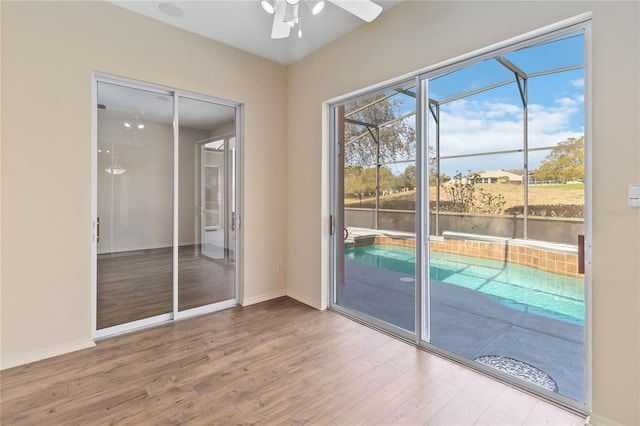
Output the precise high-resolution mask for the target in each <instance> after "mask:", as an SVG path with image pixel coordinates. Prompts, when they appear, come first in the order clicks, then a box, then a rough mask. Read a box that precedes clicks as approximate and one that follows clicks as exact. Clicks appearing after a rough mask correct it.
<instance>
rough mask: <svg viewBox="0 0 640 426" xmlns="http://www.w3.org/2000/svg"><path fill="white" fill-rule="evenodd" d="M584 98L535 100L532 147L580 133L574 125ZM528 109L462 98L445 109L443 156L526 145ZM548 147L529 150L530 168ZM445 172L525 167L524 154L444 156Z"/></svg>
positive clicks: (432, 129)
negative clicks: (546, 102) (549, 101)
mask: <svg viewBox="0 0 640 426" xmlns="http://www.w3.org/2000/svg"><path fill="white" fill-rule="evenodd" d="M578 102H580V99H579V98H578V97H576V98H568V97H562V98H558V99H556V100H555V102H554V104H552V105H551V106H543V105H537V104H531V105H529V108H528V116H529V120H528V121H529V126H528V130H529V132H528V138H529V146H530V147H532V148H535V147H547V146H555V145H557V143H558V142H560V141H563V140H566V139H567V138H569V137H579V136H581V133H580V132H576V131H573V130H571V129H570V122H571V119H572V118H573V117H574V116H575V115H576V114H577V113H579V111H580V108H579V105H578ZM522 120H523V110H522V106H521V105H519V104H508V103H501V102H478V101H469V100H466V99H462V100H459V101H456V102H453V103H451V104H448V105H447V104H445V105H443V106H442V108H441V110H440V123H441V127H440V146H441V156H453V155H461V154H470V153H480V152H494V151H503V150H517V149H521V148H522V146H523V126H522ZM429 131H430V135H431V136H430V145H431V146H432V147H433V146H435V137H434V136H433V135H434V134H435V124H434V123H433V121H431V122H430V129H429ZM548 153H549V151H540V152H532V153H530V154H529V168H530V169H535V168H537V167H538V166H539V165H540V162H541V161H542V160H543V159H544V157H545V156H546V155H547V154H548ZM441 166H442V170H441V171H442V172H444V173H446V174H447V175H450V176H452V175H453V174H455V172H456V171H461V172H466V171H467V170H472V171H480V170H492V169H509V168H514V169H517V168H522V167H523V154H522V153H512V154H501V155H488V156H479V157H468V158H460V159H450V160H442V164H441Z"/></svg>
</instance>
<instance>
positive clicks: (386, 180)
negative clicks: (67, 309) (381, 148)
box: [352, 166, 398, 197]
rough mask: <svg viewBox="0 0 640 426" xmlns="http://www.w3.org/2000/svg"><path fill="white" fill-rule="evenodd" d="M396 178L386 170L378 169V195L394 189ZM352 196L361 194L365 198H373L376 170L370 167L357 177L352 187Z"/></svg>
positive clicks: (383, 168) (385, 168)
mask: <svg viewBox="0 0 640 426" xmlns="http://www.w3.org/2000/svg"><path fill="white" fill-rule="evenodd" d="M397 180H398V177H397V176H395V175H394V174H393V172H392V171H391V170H390V169H389V168H388V167H384V166H381V167H380V195H382V194H383V193H384V192H385V191H391V190H392V189H393V188H395V187H396V182H397ZM352 188H353V192H354V194H362V195H363V196H365V197H373V196H375V194H376V168H375V167H370V168H368V169H365V170H364V171H363V172H362V173H360V174H359V175H358V179H357V180H356V181H355V183H354V185H353V187H352Z"/></svg>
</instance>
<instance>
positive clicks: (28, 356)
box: [0, 339, 96, 370]
mask: <svg viewBox="0 0 640 426" xmlns="http://www.w3.org/2000/svg"><path fill="white" fill-rule="evenodd" d="M95 345H96V344H95V342H94V341H93V340H92V339H81V340H76V341H73V342H69V343H65V344H63V345H56V346H51V347H48V348H44V349H38V350H37V351H33V352H27V353H25V354H20V355H15V356H9V357H6V358H3V359H2V360H0V370H5V369H7V368H12V367H17V366H19V365H23V364H29V363H31V362H35V361H40V360H43V359H46V358H52V357H54V356H58V355H64V354H67V353H69V352H75V351H79V350H82V349H87V348H92V347H94V346H95Z"/></svg>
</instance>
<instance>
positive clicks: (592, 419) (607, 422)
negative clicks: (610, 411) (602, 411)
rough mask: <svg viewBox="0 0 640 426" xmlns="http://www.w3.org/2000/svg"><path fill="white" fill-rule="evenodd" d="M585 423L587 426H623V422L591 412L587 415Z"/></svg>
mask: <svg viewBox="0 0 640 426" xmlns="http://www.w3.org/2000/svg"><path fill="white" fill-rule="evenodd" d="M584 424H585V425H587V426H589V425H590V426H600V425H602V426H622V423H617V422H615V421H613V420H611V419H609V418H606V417H603V416H599V415H597V414H591V415H590V416H589V417H587V420H586V421H585V423H584Z"/></svg>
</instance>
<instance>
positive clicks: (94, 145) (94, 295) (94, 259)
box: [89, 74, 98, 335]
mask: <svg viewBox="0 0 640 426" xmlns="http://www.w3.org/2000/svg"><path fill="white" fill-rule="evenodd" d="M97 105H98V78H97V76H96V75H95V74H94V75H93V76H92V79H91V217H90V218H89V223H90V224H91V231H90V235H91V300H90V302H89V303H90V304H91V332H92V335H93V334H94V332H95V330H96V328H97V324H98V323H97V318H98V240H97V235H96V234H97V231H96V221H97V217H98V172H97V170H98V107H97Z"/></svg>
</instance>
